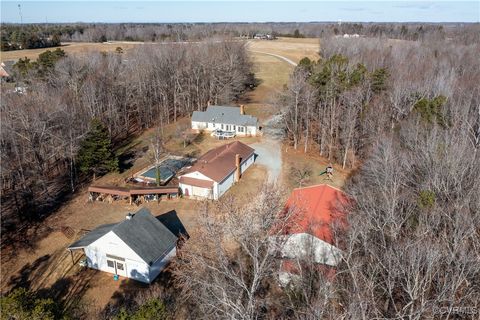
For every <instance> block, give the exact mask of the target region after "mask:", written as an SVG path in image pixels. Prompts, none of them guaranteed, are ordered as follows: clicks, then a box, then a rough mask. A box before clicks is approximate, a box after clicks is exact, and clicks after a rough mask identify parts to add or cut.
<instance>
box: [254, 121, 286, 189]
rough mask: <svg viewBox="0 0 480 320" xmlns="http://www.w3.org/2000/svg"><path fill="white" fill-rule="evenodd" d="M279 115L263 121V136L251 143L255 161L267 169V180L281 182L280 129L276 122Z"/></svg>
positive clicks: (281, 135) (281, 134)
mask: <svg viewBox="0 0 480 320" xmlns="http://www.w3.org/2000/svg"><path fill="white" fill-rule="evenodd" d="M279 121H280V116H279V115H275V116H273V117H271V118H270V119H268V120H267V121H265V123H264V126H263V132H264V134H263V137H262V140H261V141H260V142H256V143H253V144H251V147H252V148H254V149H255V153H256V154H257V155H258V157H257V159H256V163H257V164H259V165H262V166H264V167H265V168H266V169H267V177H268V182H270V183H275V182H277V183H281V178H282V176H281V172H282V150H281V148H282V143H281V139H282V137H283V133H282V129H280V128H279V126H278V124H279Z"/></svg>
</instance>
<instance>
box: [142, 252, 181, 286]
mask: <svg viewBox="0 0 480 320" xmlns="http://www.w3.org/2000/svg"><path fill="white" fill-rule="evenodd" d="M176 255H177V248H176V247H173V248H172V250H170V252H169V253H168V254H167V255H166V256H165V257H164V258H163V259H158V260H157V261H155V263H153V264H152V265H151V266H150V276H149V279H150V282H152V281H153V280H154V279H155V278H156V277H157V276H158V275H159V274H160V272H162V270H163V269H164V268H165V267H166V265H167V263H168V262H170V261H171V260H172V259H173V258H174V257H176Z"/></svg>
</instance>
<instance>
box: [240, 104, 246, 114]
mask: <svg viewBox="0 0 480 320" xmlns="http://www.w3.org/2000/svg"><path fill="white" fill-rule="evenodd" d="M240 114H245V110H244V107H243V104H241V105H240Z"/></svg>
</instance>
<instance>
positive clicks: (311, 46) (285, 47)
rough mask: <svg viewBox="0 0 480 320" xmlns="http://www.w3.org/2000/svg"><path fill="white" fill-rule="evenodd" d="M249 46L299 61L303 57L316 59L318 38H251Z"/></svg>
mask: <svg viewBox="0 0 480 320" xmlns="http://www.w3.org/2000/svg"><path fill="white" fill-rule="evenodd" d="M249 48H250V49H251V50H255V51H262V52H268V53H274V54H278V55H281V56H284V57H286V58H288V59H290V60H292V61H295V62H299V61H300V60H301V59H302V58H303V57H309V58H310V59H314V60H317V59H318V52H319V50H320V40H319V39H317V38H278V39H277V40H271V41H269V40H252V41H250V42H249Z"/></svg>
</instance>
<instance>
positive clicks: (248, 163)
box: [240, 153, 255, 174]
mask: <svg viewBox="0 0 480 320" xmlns="http://www.w3.org/2000/svg"><path fill="white" fill-rule="evenodd" d="M254 161H255V153H254V154H252V156H251V157H250V158H248V159H247V160H246V161H245V162H244V163H242V165H241V167H240V172H241V173H242V174H243V173H244V172H245V170H247V169H248V167H250V166H251V165H252V164H253V162H254Z"/></svg>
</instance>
